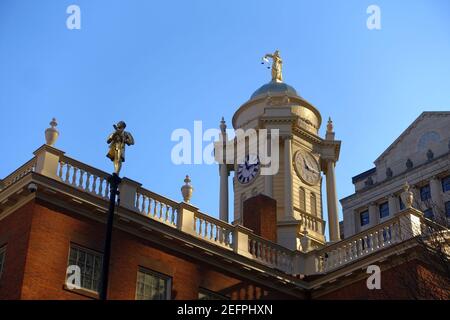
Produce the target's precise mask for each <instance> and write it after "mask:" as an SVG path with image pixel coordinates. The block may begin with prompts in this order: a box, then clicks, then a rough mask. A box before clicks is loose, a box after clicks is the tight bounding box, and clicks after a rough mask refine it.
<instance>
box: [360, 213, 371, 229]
mask: <svg viewBox="0 0 450 320" xmlns="http://www.w3.org/2000/svg"><path fill="white" fill-rule="evenodd" d="M360 218H361V226H365V225H366V224H369V221H370V220H369V211H368V210H366V211H363V212H361V213H360Z"/></svg>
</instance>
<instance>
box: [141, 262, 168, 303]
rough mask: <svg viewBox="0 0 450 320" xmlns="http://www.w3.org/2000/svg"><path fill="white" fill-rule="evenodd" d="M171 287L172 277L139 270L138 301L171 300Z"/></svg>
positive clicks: (142, 269)
mask: <svg viewBox="0 0 450 320" xmlns="http://www.w3.org/2000/svg"><path fill="white" fill-rule="evenodd" d="M171 286H172V278H171V277H169V276H166V275H164V274H161V273H159V272H155V271H151V270H148V269H144V268H139V270H138V274H137V282H136V300H170V292H171Z"/></svg>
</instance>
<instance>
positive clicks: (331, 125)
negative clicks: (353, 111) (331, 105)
mask: <svg viewBox="0 0 450 320" xmlns="http://www.w3.org/2000/svg"><path fill="white" fill-rule="evenodd" d="M327 132H333V121H332V120H331V117H328V123H327Z"/></svg>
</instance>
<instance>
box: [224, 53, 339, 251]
mask: <svg viewBox="0 0 450 320" xmlns="http://www.w3.org/2000/svg"><path fill="white" fill-rule="evenodd" d="M267 58H271V59H272V60H273V63H272V80H271V81H270V82H269V83H267V84H265V85H263V86H261V87H260V88H259V89H257V90H256V91H255V92H254V93H253V94H252V95H251V97H250V99H249V100H248V101H247V102H245V103H244V104H243V105H241V106H240V107H239V108H238V110H237V111H236V112H235V114H234V116H233V119H232V125H233V128H234V129H235V130H238V129H240V130H243V131H244V132H247V131H253V132H256V133H260V132H261V130H264V129H266V130H267V132H269V133H270V132H273V131H271V130H272V129H274V130H276V132H277V137H276V138H277V139H276V141H275V143H276V147H277V148H273V149H274V150H275V151H276V152H278V155H277V156H276V157H274V155H273V154H271V151H274V150H269V151H268V153H269V154H271V161H278V163H276V167H277V169H278V170H276V171H275V172H273V173H272V174H263V170H262V169H263V167H264V164H262V163H260V162H262V161H260V156H259V154H257V153H261V150H258V152H257V153H256V154H255V152H252V151H250V150H252V148H251V147H249V146H247V147H244V152H243V154H244V157H242V158H241V159H239V158H238V157H237V156H236V155H234V156H233V159H234V161H232V162H234V163H232V164H230V162H229V161H227V164H226V163H222V164H220V165H219V172H220V218H221V219H222V220H226V221H228V219H229V217H228V180H229V173H230V172H231V171H234V175H233V178H232V183H233V190H234V201H233V213H234V214H233V218H232V220H233V223H241V222H242V210H243V202H244V201H245V200H246V199H249V198H251V197H253V196H256V195H258V194H265V195H267V196H269V197H271V198H273V199H275V200H276V203H277V226H276V227H277V239H278V240H277V241H278V243H279V244H280V245H283V246H285V247H288V248H290V249H292V250H294V249H298V250H303V251H308V250H311V249H314V248H318V247H320V246H322V245H323V244H324V243H325V242H326V239H325V227H326V225H325V221H324V220H323V208H322V196H323V194H322V190H323V189H325V190H326V197H327V211H328V228H329V235H330V239H329V240H330V241H338V240H339V239H340V237H339V220H338V204H337V193H336V183H335V173H334V171H335V164H336V162H337V160H338V158H339V151H340V144H341V143H340V141H337V140H335V139H334V132H333V124H332V122H331V119H330V120H328V125H327V131H326V135H325V137H324V138H322V137H320V136H319V129H320V126H321V124H322V117H321V114H320V112H319V111H318V110H317V109H316V108H315V107H314V106H313V105H312V104H311V103H309V102H308V101H306V100H305V99H303V98H302V97H301V96H300V95H299V94H298V93H297V91H296V90H295V89H294V88H293V87H292V86H290V85H288V84H286V83H284V82H283V80H282V75H281V66H282V60H281V57H280V55H279V52H278V51H276V52H275V53H274V54H268V55H266V56H265V57H264V58H263V59H264V60H265V61H266V62H267ZM225 128H226V126H225V122H224V120H223V119H222V122H221V132H222V136H221V138H222V139H224V140H225V141H228V138H227V136H226V131H225ZM256 137H257V139H267V144H266V145H267V146H268V148H269V149H270V145H271V143H270V141H274V140H273V139H274V137H271V136H270V134H269V136H268V137H267V138H264V136H263V135H259V134H256ZM238 139H239V138H237V137H236V138H234V140H230V141H229V142H228V143H230V142H232V144H233V146H234V147H235V149H239V148H240V147H239V146H240V145H241V144H240V143H239V141H237V140H238ZM258 143H260V141H258ZM249 144H251V142H249ZM259 145H260V144H259ZM272 145H273V144H272ZM217 147H218V145H216V151H217ZM272 153H273V152H272ZM237 154H239V151H238V152H237ZM227 157H228V155H227ZM228 158H229V157H228ZM271 165H272V166H273V165H274V164H273V163H272V164H271ZM324 183H325V184H326V187H325V188H322V185H323V184H324Z"/></svg>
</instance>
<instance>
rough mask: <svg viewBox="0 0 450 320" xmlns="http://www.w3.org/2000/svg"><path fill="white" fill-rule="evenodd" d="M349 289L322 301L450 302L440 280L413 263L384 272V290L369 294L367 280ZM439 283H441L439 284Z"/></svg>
mask: <svg viewBox="0 0 450 320" xmlns="http://www.w3.org/2000/svg"><path fill="white" fill-rule="evenodd" d="M369 276H370V274H367V277H365V278H364V279H363V280H359V281H357V282H355V283H352V284H350V285H347V286H345V287H343V288H340V289H337V290H335V291H333V292H330V293H328V294H326V295H324V296H321V297H320V298H319V299H325V300H343V299H356V300H375V299H382V300H389V299H402V300H408V299H445V300H447V299H449V298H450V296H449V292H448V291H445V290H442V286H441V285H440V283H442V282H441V281H439V280H438V279H439V278H440V276H439V275H438V274H436V273H435V272H433V271H432V270H430V269H429V268H427V267H426V266H425V265H424V264H423V263H421V262H419V261H417V260H412V261H409V262H404V263H402V264H400V265H397V266H395V267H393V268H390V269H387V270H382V271H381V289H380V290H375V289H374V290H369V289H368V288H367V285H366V280H367V278H368V277H369ZM438 282H439V283H438Z"/></svg>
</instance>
